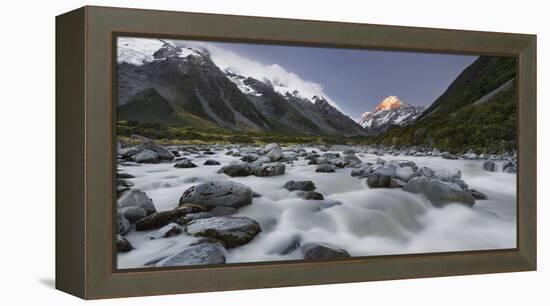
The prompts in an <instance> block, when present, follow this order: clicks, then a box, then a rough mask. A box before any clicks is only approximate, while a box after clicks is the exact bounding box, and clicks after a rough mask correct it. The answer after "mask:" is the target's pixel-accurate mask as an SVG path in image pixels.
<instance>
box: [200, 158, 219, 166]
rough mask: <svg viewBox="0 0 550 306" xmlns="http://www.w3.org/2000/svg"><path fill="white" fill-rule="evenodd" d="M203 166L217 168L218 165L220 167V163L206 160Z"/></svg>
mask: <svg viewBox="0 0 550 306" xmlns="http://www.w3.org/2000/svg"><path fill="white" fill-rule="evenodd" d="M203 165H205V166H218V165H221V163H220V162H219V161H217V160H215V159H208V160H206V161H205V162H204V164H203Z"/></svg>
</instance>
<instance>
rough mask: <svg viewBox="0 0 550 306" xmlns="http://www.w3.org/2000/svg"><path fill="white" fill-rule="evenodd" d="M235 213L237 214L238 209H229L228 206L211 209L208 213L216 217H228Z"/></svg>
mask: <svg viewBox="0 0 550 306" xmlns="http://www.w3.org/2000/svg"><path fill="white" fill-rule="evenodd" d="M237 212H239V210H238V209H236V208H233V207H229V206H223V205H221V206H216V207H214V208H212V210H211V211H210V213H211V214H212V215H213V216H216V217H220V216H229V215H233V214H236V213H237Z"/></svg>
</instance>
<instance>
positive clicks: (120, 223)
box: [117, 212, 132, 236]
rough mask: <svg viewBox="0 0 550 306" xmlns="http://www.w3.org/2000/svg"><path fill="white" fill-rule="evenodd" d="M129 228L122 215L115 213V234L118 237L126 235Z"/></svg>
mask: <svg viewBox="0 0 550 306" xmlns="http://www.w3.org/2000/svg"><path fill="white" fill-rule="evenodd" d="M131 229H132V228H131V226H130V221H128V220H126V218H124V215H122V213H120V212H118V213H117V233H118V234H119V235H122V236H124V235H126V234H128V233H129V232H130V230H131Z"/></svg>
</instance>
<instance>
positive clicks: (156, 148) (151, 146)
mask: <svg viewBox="0 0 550 306" xmlns="http://www.w3.org/2000/svg"><path fill="white" fill-rule="evenodd" d="M139 148H140V149H141V150H142V152H143V151H145V150H148V151H153V152H155V153H156V154H157V156H158V158H159V159H161V160H172V159H174V154H173V153H172V152H170V150H168V149H166V148H165V147H163V146H161V145H159V144H156V143H154V142H153V141H151V140H149V141H145V142H144V143H142V144H141V145H140V146H139Z"/></svg>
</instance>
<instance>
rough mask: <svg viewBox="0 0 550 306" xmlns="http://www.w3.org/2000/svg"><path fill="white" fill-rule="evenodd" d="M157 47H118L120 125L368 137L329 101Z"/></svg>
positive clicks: (187, 51)
mask: <svg viewBox="0 0 550 306" xmlns="http://www.w3.org/2000/svg"><path fill="white" fill-rule="evenodd" d="M155 43H156V41H153V42H151V44H152V45H148V46H141V45H140V46H135V45H132V42H131V41H129V42H128V43H127V44H124V43H122V44H121V43H119V44H118V46H119V51H118V60H119V62H118V105H119V108H118V116H119V119H120V120H128V121H130V120H135V121H139V122H154V123H161V124H164V123H170V124H181V125H193V126H196V127H203V126H204V127H220V128H223V129H227V130H232V131H246V130H254V131H266V132H277V133H286V134H288V133H299V134H308V135H333V136H355V135H366V131H365V130H364V129H363V128H362V127H361V126H359V125H358V124H357V123H356V122H355V121H353V120H352V119H351V118H349V117H347V116H346V115H344V114H343V113H341V112H340V111H339V110H337V109H336V108H335V107H333V106H332V105H330V104H329V103H328V102H327V101H326V99H325V98H324V97H317V96H315V97H312V98H311V99H308V98H305V97H302V96H301V95H300V93H299V92H298V91H292V92H291V90H289V91H288V92H285V93H281V91H280V90H275V88H274V85H277V86H279V88H280V84H274V83H273V82H272V81H270V80H257V79H254V78H251V77H248V76H242V75H237V74H235V73H233V72H231V71H229V70H226V71H222V70H221V69H220V68H219V67H218V66H216V64H215V63H214V62H213V61H212V59H211V57H210V54H209V52H208V51H207V50H205V49H199V48H184V47H180V46H175V45H173V44H171V43H169V42H165V41H162V40H160V41H159V42H158V43H156V44H155ZM157 47H158V49H157ZM155 49H156V50H155ZM153 50H154V51H153ZM157 103H158V104H157Z"/></svg>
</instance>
